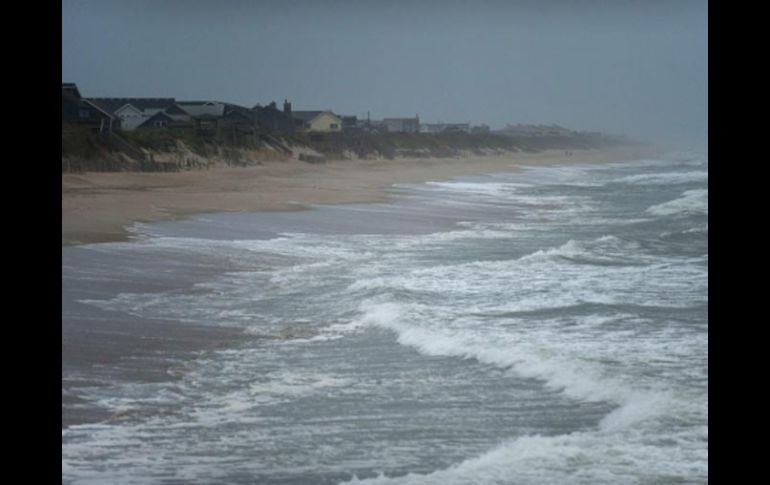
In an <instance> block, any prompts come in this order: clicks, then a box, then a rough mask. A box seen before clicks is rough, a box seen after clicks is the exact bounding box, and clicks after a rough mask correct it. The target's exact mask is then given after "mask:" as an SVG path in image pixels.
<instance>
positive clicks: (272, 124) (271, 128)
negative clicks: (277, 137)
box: [251, 100, 297, 133]
mask: <svg viewBox="0 0 770 485" xmlns="http://www.w3.org/2000/svg"><path fill="white" fill-rule="evenodd" d="M251 110H252V111H253V112H254V113H255V116H256V123H257V126H258V127H259V128H260V129H262V130H265V131H267V132H270V133H293V132H294V130H295V129H296V127H297V122H296V121H295V119H294V118H293V117H292V112H291V103H290V102H289V101H286V100H285V101H284V102H283V111H281V110H279V109H278V107H277V106H276V104H275V102H272V103H270V104H269V105H267V106H264V107H263V106H260V105H256V106H254V107H253V108H252V109H251Z"/></svg>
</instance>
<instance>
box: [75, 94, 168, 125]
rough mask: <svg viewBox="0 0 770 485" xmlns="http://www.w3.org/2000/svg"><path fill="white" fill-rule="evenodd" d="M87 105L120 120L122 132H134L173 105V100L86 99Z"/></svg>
mask: <svg viewBox="0 0 770 485" xmlns="http://www.w3.org/2000/svg"><path fill="white" fill-rule="evenodd" d="M87 101H88V102H89V104H91V105H93V106H95V107H97V108H99V109H100V110H101V111H103V112H105V113H109V114H110V115H112V116H114V117H117V118H119V119H120V127H121V129H123V130H127V131H130V130H134V129H136V127H138V126H139V125H141V124H142V123H144V122H145V121H146V120H148V119H149V118H150V117H152V116H153V115H155V114H157V113H158V112H160V111H164V110H165V109H167V108H170V107H171V106H173V105H174V103H175V102H176V100H175V99H174V98H87Z"/></svg>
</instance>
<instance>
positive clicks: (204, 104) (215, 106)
mask: <svg viewBox="0 0 770 485" xmlns="http://www.w3.org/2000/svg"><path fill="white" fill-rule="evenodd" d="M176 105H177V106H178V107H180V108H181V109H183V110H184V111H185V112H187V113H189V114H190V116H204V115H209V116H223V115H224V113H225V103H220V102H219V101H179V102H177V103H176Z"/></svg>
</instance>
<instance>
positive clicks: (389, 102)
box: [62, 0, 708, 144]
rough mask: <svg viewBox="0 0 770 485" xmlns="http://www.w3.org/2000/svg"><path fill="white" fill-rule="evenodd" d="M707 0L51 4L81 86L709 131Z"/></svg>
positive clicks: (69, 72) (654, 132)
mask: <svg viewBox="0 0 770 485" xmlns="http://www.w3.org/2000/svg"><path fill="white" fill-rule="evenodd" d="M707 23H708V5H707V2H706V1H671V2H656V1H647V2H642V1H623V0H618V1H598V0H596V1H584V2H570V1H566V0H565V1H540V2H535V1H515V0H514V1H508V2H502V1H465V2H457V1H445V2H422V3H419V4H417V3H416V2H415V3H412V2H406V1H393V0H391V1H388V0H378V1H344V0H340V1H316V2H310V1H281V2H278V1H275V2H273V1H253V2H248V1H216V2H215V1H210V2H200V1H192V0H190V1H144V0H139V1H137V0H133V1H104V0H102V1H93V0H88V1H76V0H64V1H63V2H62V80H63V81H68V82H76V83H77V84H78V86H79V87H80V90H81V92H82V93H83V95H84V96H173V97H176V98H178V99H216V100H221V101H228V102H232V103H238V104H242V105H245V106H249V107H251V106H253V105H255V104H257V103H261V104H265V103H267V102H270V101H271V100H275V101H277V102H279V103H280V102H281V101H283V99H284V98H288V99H289V100H291V101H292V102H293V104H294V107H295V109H332V110H334V111H335V112H337V113H340V114H352V115H358V116H362V115H363V116H365V114H366V112H367V111H369V112H371V116H372V118H382V117H393V116H414V115H415V114H419V116H420V120H421V121H423V122H434V121H438V120H443V121H457V122H471V123H474V124H479V123H487V124H489V125H491V126H492V127H495V128H497V127H502V126H504V125H505V124H506V123H558V124H562V125H564V126H567V127H569V128H573V129H579V130H601V131H606V132H611V133H623V134H627V135H630V136H633V137H637V138H641V139H650V140H660V141H674V142H685V143H698V144H701V143H703V142H704V141H705V139H706V136H707V134H708V99H707V92H708V39H707V37H708V26H707Z"/></svg>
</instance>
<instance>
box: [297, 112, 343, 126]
mask: <svg viewBox="0 0 770 485" xmlns="http://www.w3.org/2000/svg"><path fill="white" fill-rule="evenodd" d="M323 113H328V114H330V115H332V116H335V117H337V118H339V116H337V115H335V114H334V113H332V112H331V111H328V110H326V111H292V112H291V116H292V118H295V119H298V120H300V121H303V122H305V123H308V122H311V121H313V120H314V119H316V118H317V117H318V116H320V115H322V114H323Z"/></svg>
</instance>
